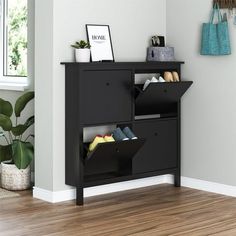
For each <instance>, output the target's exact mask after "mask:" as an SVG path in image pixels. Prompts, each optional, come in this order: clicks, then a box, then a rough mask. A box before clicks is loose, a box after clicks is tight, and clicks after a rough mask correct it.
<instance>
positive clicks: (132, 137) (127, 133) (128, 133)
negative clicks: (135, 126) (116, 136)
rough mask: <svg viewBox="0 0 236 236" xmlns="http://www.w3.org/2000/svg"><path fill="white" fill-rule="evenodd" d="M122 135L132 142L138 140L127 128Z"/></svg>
mask: <svg viewBox="0 0 236 236" xmlns="http://www.w3.org/2000/svg"><path fill="white" fill-rule="evenodd" d="M123 133H124V134H125V135H126V136H127V137H128V138H129V139H132V140H134V139H138V138H137V137H136V136H135V135H134V133H133V132H132V130H131V129H130V128H129V127H125V128H124V129H123Z"/></svg>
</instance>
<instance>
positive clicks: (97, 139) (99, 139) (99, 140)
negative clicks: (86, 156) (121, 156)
mask: <svg viewBox="0 0 236 236" xmlns="http://www.w3.org/2000/svg"><path fill="white" fill-rule="evenodd" d="M105 142H106V141H105V140H104V138H103V137H102V136H101V135H97V136H96V137H95V138H94V140H93V142H92V143H90V145H89V151H90V152H92V151H93V150H94V149H95V148H96V146H97V145H98V144H99V143H105Z"/></svg>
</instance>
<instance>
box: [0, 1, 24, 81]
mask: <svg viewBox="0 0 236 236" xmlns="http://www.w3.org/2000/svg"><path fill="white" fill-rule="evenodd" d="M0 3H1V18H0V21H1V27H0V29H1V32H0V35H1V38H0V43H1V44H0V45H1V47H0V51H2V53H1V54H2V55H3V56H1V57H0V81H1V82H6V83H17V84H25V83H26V82H27V0H0Z"/></svg>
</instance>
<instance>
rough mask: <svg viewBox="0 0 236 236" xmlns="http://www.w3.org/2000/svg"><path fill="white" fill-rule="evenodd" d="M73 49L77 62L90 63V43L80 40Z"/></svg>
mask: <svg viewBox="0 0 236 236" xmlns="http://www.w3.org/2000/svg"><path fill="white" fill-rule="evenodd" d="M71 47H73V48H75V59H76V62H90V48H91V46H90V44H89V43H88V42H85V41H84V40H80V41H79V42H75V44H73V45H71Z"/></svg>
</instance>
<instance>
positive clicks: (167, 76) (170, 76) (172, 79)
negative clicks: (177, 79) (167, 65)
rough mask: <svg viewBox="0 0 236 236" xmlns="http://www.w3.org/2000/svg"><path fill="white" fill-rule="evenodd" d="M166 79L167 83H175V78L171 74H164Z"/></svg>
mask: <svg viewBox="0 0 236 236" xmlns="http://www.w3.org/2000/svg"><path fill="white" fill-rule="evenodd" d="M164 79H165V81H166V82H174V78H173V75H172V73H171V72H168V71H166V72H165V73H164Z"/></svg>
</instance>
